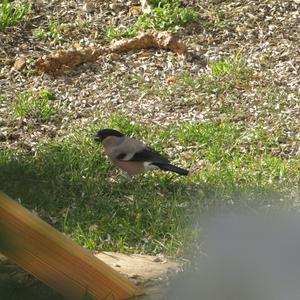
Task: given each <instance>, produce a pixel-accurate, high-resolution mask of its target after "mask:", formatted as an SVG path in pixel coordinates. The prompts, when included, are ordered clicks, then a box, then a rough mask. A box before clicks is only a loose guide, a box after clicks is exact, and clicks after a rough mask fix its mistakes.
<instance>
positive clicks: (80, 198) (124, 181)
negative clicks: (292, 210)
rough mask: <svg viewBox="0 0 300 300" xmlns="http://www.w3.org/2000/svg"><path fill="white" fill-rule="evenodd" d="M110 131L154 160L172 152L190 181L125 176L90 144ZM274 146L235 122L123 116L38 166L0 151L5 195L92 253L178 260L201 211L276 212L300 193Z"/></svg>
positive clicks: (75, 138)
mask: <svg viewBox="0 0 300 300" xmlns="http://www.w3.org/2000/svg"><path fill="white" fill-rule="evenodd" d="M107 126H109V127H113V128H116V129H119V130H121V131H124V132H126V133H127V134H130V133H134V135H135V137H136V138H139V139H142V140H144V141H147V142H148V143H149V144H150V145H152V146H153V147H154V148H155V149H157V150H164V151H165V152H170V149H175V150H176V151H175V152H174V151H172V152H174V153H173V155H172V158H173V159H174V162H176V163H177V164H179V165H181V166H183V167H186V168H189V169H190V170H191V175H190V176H189V177H178V176H176V175H173V174H169V173H164V174H163V173H161V172H159V171H154V172H150V173H147V174H145V175H143V176H139V177H136V178H132V179H130V178H126V177H124V176H122V175H121V174H120V173H119V172H118V171H117V170H115V169H114V168H113V167H112V166H111V165H110V164H109V163H108V161H107V160H106V159H105V158H104V156H103V155H102V154H101V151H100V149H99V145H98V144H96V143H95V142H94V141H93V134H94V133H95V132H96V131H97V130H98V129H100V128H103V127H107ZM274 143H276V137H270V136H269V135H268V134H267V132H265V131H264V129H263V128H259V129H255V130H249V129H248V130H242V129H240V128H238V127H237V126H236V125H234V124H232V123H229V122H223V123H216V122H210V123H205V124H195V125H190V124H187V123H182V124H178V125H177V126H172V127H171V126H170V127H167V128H163V129H162V128H158V127H151V128H147V129H145V128H144V127H141V126H140V125H138V124H134V123H132V122H129V121H128V120H126V119H124V118H121V117H118V116H116V117H114V118H112V119H111V120H110V121H104V120H103V121H102V122H101V123H100V124H99V125H98V126H92V127H90V128H87V129H85V130H83V131H76V132H74V133H73V134H72V135H70V136H68V137H66V138H65V139H64V140H63V141H61V142H60V143H48V144H44V145H42V146H40V147H39V149H38V150H37V152H36V153H35V155H34V156H30V155H25V154H22V153H19V154H16V153H12V152H9V151H2V152H1V153H0V168H1V170H2V172H1V174H0V182H1V189H2V190H4V192H6V193H7V194H9V195H10V196H11V197H14V198H15V199H20V200H21V202H22V204H23V205H25V206H26V207H28V208H29V209H35V210H36V211H37V213H38V214H39V215H40V216H41V217H42V218H43V219H44V220H46V221H47V222H49V223H50V224H52V225H53V226H55V227H56V228H58V229H59V230H61V231H63V232H64V233H66V234H68V235H70V236H71V237H72V238H73V239H74V240H76V241H77V242H79V243H80V244H81V245H83V246H85V247H87V248H89V249H93V250H113V251H121V252H126V253H128V252H143V253H151V254H156V253H165V254H167V255H171V256H177V255H181V254H182V252H183V251H184V248H185V247H186V246H187V245H189V243H190V242H191V241H192V240H193V238H194V235H195V232H194V231H193V230H192V229H191V227H190V226H191V224H192V223H193V222H194V221H195V218H196V216H199V215H201V213H203V212H204V211H208V210H210V209H213V208H214V207H216V206H223V205H228V204H230V205H232V203H237V205H241V206H247V207H248V206H251V207H256V205H259V206H262V207H264V206H267V205H270V204H272V205H279V204H280V201H282V199H284V197H285V196H284V195H286V196H287V195H289V192H290V187H291V186H293V185H297V184H298V183H299V174H300V172H299V171H300V167H299V166H300V164H299V158H298V159H296V158H295V159H290V160H285V159H283V158H279V157H275V156H273V155H272V151H271V150H272V147H273V145H274ZM261 144H262V145H264V146H263V147H261V146H260V145H261ZM248 145H251V146H250V147H248ZM179 146H181V147H182V149H184V150H183V151H181V152H178V151H177V149H179ZM20 178H22V180H20ZM287 198H288V197H287ZM284 204H285V205H289V204H292V201H291V200H290V201H288V200H287V201H286V202H284ZM196 219H197V218H196Z"/></svg>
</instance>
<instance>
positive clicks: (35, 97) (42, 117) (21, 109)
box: [15, 90, 55, 122]
mask: <svg viewBox="0 0 300 300" xmlns="http://www.w3.org/2000/svg"><path fill="white" fill-rule="evenodd" d="M54 98H55V97H54V94H52V93H51V92H49V91H48V90H40V91H39V92H37V93H34V92H25V93H21V94H19V96H18V98H17V101H16V103H15V112H16V115H17V116H20V117H28V118H34V119H36V120H38V121H42V122H43V121H49V120H50V118H51V117H52V116H53V115H54V113H55V111H54V109H53V107H52V105H51V103H50V101H51V100H53V99H54Z"/></svg>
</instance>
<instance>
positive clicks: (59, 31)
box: [33, 21, 64, 42]
mask: <svg viewBox="0 0 300 300" xmlns="http://www.w3.org/2000/svg"><path fill="white" fill-rule="evenodd" d="M63 30H64V26H63V25H61V24H59V23H58V21H51V22H50V23H49V24H48V27H47V29H46V30H45V29H41V28H39V29H36V30H34V31H33V36H35V37H36V38H37V39H39V40H46V39H56V40H59V41H61V42H63V41H64V36H63Z"/></svg>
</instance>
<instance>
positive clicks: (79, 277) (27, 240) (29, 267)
mask: <svg viewBox="0 0 300 300" xmlns="http://www.w3.org/2000/svg"><path fill="white" fill-rule="evenodd" d="M0 228H1V230H2V232H3V233H4V235H5V236H6V237H7V240H8V242H9V244H8V246H9V247H8V248H4V249H3V251H2V250H1V251H2V252H3V254H4V255H6V256H7V257H8V258H9V259H11V260H13V261H14V262H16V263H17V264H18V265H19V266H20V267H21V268H23V269H25V270H26V271H27V272H29V273H31V274H32V275H33V276H35V277H36V278H38V279H39V280H41V281H43V282H44V283H45V284H47V285H48V286H50V287H51V288H53V289H54V290H56V291H58V292H60V293H61V294H62V295H64V296H65V297H67V298H69V299H72V300H77V299H78V300H83V299H84V297H85V295H87V294H89V295H91V296H92V297H94V299H97V300H98V299H99V300H102V299H107V300H109V299H114V300H117V299H120V300H121V299H128V298H130V297H132V296H135V295H139V294H141V291H140V290H138V289H137V288H136V287H135V286H134V285H133V284H132V283H131V282H129V281H128V280H127V278H125V277H124V276H122V275H121V274H119V273H118V272H116V271H115V270H113V269H112V268H111V267H109V266H108V265H106V264H105V263H103V262H102V261H101V260H99V259H97V258H96V257H94V256H93V255H92V254H91V253H90V252H89V251H87V250H86V249H84V248H82V247H80V246H79V245H77V244H76V243H74V242H73V241H72V240H71V239H70V238H68V237H67V236H65V235H63V234H61V233H60V232H58V231H57V230H56V229H54V228H53V227H52V226H50V225H48V224H47V223H45V222H44V221H43V220H41V219H40V218H39V217H37V216H35V215H33V214H32V213H31V212H30V211H28V210H27V209H25V208H24V207H23V206H22V205H20V204H19V203H18V202H16V201H14V200H12V199H11V198H9V197H8V196H6V195H5V194H3V193H0Z"/></svg>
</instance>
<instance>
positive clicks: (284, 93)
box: [0, 0, 300, 157]
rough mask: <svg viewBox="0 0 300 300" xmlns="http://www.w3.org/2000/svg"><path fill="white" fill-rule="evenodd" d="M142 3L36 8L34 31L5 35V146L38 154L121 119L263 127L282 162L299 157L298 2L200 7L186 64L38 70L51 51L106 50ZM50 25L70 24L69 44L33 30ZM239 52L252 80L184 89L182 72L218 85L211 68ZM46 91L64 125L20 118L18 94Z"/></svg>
mask: <svg viewBox="0 0 300 300" xmlns="http://www.w3.org/2000/svg"><path fill="white" fill-rule="evenodd" d="M137 4H138V1H128V2H126V3H125V2H123V1H119V2H118V1H115V4H109V3H106V2H104V1H89V2H88V5H87V3H86V2H85V1H43V0H36V1H33V12H32V14H31V15H30V17H29V20H28V22H27V23H26V24H22V26H19V27H16V28H10V29H8V30H7V31H6V32H5V33H0V43H1V46H0V68H1V71H0V95H2V100H1V101H0V141H1V143H0V148H2V149H7V148H13V149H15V148H24V149H26V150H28V151H32V150H34V149H35V147H36V145H37V144H38V143H40V142H41V141H44V140H48V139H59V138H61V137H64V136H65V135H66V134H69V133H71V132H72V131H73V130H74V128H82V127H84V126H86V125H88V124H92V123H99V119H101V118H103V117H108V118H109V117H110V116H111V115H113V114H115V113H117V114H124V115H126V116H127V117H128V118H130V119H132V121H134V122H139V123H142V124H148V125H157V124H159V125H161V126H167V125H169V124H176V123H180V122H182V121H187V122H190V123H193V122H205V121H207V120H224V119H227V120H230V121H233V122H236V123H238V124H239V125H240V126H241V128H257V127H259V126H262V127H264V128H265V129H267V130H268V131H269V132H270V134H276V136H278V139H279V143H278V148H277V150H276V151H277V153H278V154H280V155H284V156H288V157H292V156H294V155H299V154H300V151H299V149H300V148H299V145H300V123H299V121H298V120H299V117H300V100H299V85H300V79H299V63H300V56H299V51H300V50H299V38H300V12H299V8H300V7H299V5H300V1H298V0H293V1H292V0H289V1H280V0H278V1H275V0H265V1H255V0H245V1H237V0H235V1H217V0H214V1H205V0H204V1H198V2H197V3H195V4H194V9H195V10H197V11H199V13H200V19H199V22H197V23H195V24H190V25H189V26H187V27H186V28H182V29H180V30H179V31H178V33H177V34H178V36H179V38H180V39H182V40H183V41H185V42H186V44H187V45H188V48H189V51H188V56H187V58H186V59H185V60H181V59H179V58H178V57H177V56H176V54H174V53H172V52H168V51H164V50H145V51H137V52H134V51H133V52H129V53H125V54H120V55H118V54H108V55H104V56H101V57H100V58H99V60H98V61H97V62H96V63H86V64H84V65H81V66H79V67H78V68H76V69H74V70H72V71H71V72H69V73H68V74H66V75H64V76H60V77H51V76H48V75H45V74H44V75H40V74H37V73H36V72H35V70H34V69H33V63H34V61H35V59H36V58H38V57H40V56H42V55H44V54H47V53H49V51H52V50H55V49H68V48H69V47H70V45H72V44H74V43H79V44H82V45H94V46H97V45H99V46H100V45H104V44H106V43H107V42H106V41H105V31H106V30H107V28H108V27H110V26H119V25H124V26H126V25H128V24H132V23H133V22H134V20H135V19H136V18H137V16H132V15H130V14H129V13H128V11H129V8H130V7H131V6H133V5H137ZM86 7H88V11H90V10H92V12H87V9H86ZM49 20H58V22H59V23H60V24H65V28H67V29H64V30H63V33H62V34H63V36H64V39H65V40H64V42H59V41H58V40H55V39H54V40H53V39H46V40H44V41H41V40H38V39H37V38H36V37H34V35H33V31H34V30H35V29H37V28H47V24H48V22H49ZM234 54H239V55H240V56H241V57H243V59H245V61H246V64H247V68H248V69H249V70H251V75H249V76H247V77H246V78H238V79H235V80H232V79H228V78H227V79H225V80H224V81H223V80H222V79H220V78H219V80H216V82H215V84H216V87H217V88H207V89H203V90H202V89H201V88H197V87H196V88H195V87H194V88H191V87H190V86H189V87H184V86H182V82H183V81H182V74H188V76H189V77H190V78H192V79H193V80H195V81H197V80H200V81H201V80H202V79H203V78H210V79H211V82H212V81H213V78H212V75H211V63H212V62H213V61H217V60H219V59H222V58H223V57H226V56H232V55H234ZM22 56H23V57H25V58H26V62H27V64H26V67H25V68H24V69H23V70H22V71H17V70H15V69H14V68H13V65H14V63H15V61H16V59H18V58H19V57H22ZM237 81H238V83H237ZM228 83H229V88H227V85H226V84H228ZM40 89H47V90H49V91H51V92H53V93H54V95H55V97H56V99H55V100H53V106H54V107H55V108H56V109H57V110H58V112H59V115H60V118H55V119H53V120H51V121H49V122H46V123H40V122H34V121H32V120H28V119H26V118H24V117H22V118H20V117H16V116H15V112H14V109H13V107H14V105H13V104H14V102H15V101H16V97H17V95H18V93H20V92H24V91H28V90H33V91H35V90H40ZM218 90H221V92H218Z"/></svg>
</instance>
